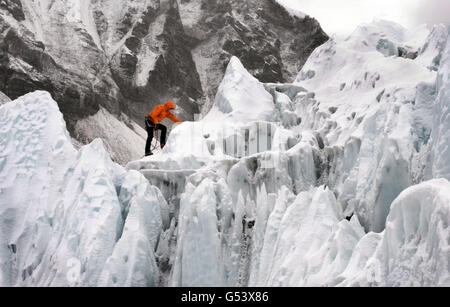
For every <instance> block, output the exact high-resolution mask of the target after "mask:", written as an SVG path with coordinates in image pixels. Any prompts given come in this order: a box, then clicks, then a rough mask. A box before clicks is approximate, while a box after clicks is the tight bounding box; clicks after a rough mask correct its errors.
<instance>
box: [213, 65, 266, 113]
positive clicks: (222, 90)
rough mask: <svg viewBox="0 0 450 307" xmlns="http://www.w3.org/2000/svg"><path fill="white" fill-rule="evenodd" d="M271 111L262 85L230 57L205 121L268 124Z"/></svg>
mask: <svg viewBox="0 0 450 307" xmlns="http://www.w3.org/2000/svg"><path fill="white" fill-rule="evenodd" d="M274 111H275V105H274V103H273V99H272V96H271V95H270V94H269V93H268V92H267V91H266V90H265V88H264V86H263V84H261V83H260V82H259V81H258V80H257V79H256V78H255V77H253V76H252V75H250V73H249V72H248V71H247V70H246V69H245V68H244V66H243V65H242V63H241V62H240V61H239V59H238V58H236V57H232V58H231V60H230V63H229V64H228V67H227V70H226V72H225V76H224V79H223V80H222V83H221V85H220V86H219V89H218V92H217V94H216V98H215V103H214V105H213V109H212V111H211V112H210V113H208V116H207V117H206V118H205V120H207V121H208V120H209V121H211V120H233V121H240V122H243V121H246V122H250V121H255V120H265V121H270V119H271V118H272V116H273V114H274ZM222 114H223V115H222ZM221 115H222V116H221ZM215 116H216V117H215Z"/></svg>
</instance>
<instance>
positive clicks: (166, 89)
mask: <svg viewBox="0 0 450 307" xmlns="http://www.w3.org/2000/svg"><path fill="white" fill-rule="evenodd" d="M327 39H328V37H327V35H326V34H325V33H324V32H323V31H322V30H321V28H320V25H319V24H318V22H317V21H315V20H314V19H312V18H310V17H305V18H304V19H301V18H298V17H294V16H292V15H290V14H289V13H288V12H287V11H286V10H285V9H284V8H282V7H281V6H280V5H278V4H277V3H276V2H275V1H274V0H265V1H256V0H248V1H231V0H224V1H215V0H214V1H209V0H208V1H206V0H190V1H189V0H180V1H176V0H132V1H126V2H125V1H119V0H90V1H81V2H80V1H64V2H62V1H50V0H46V1H41V0H27V1H21V0H14V1H0V41H1V43H0V45H1V46H0V91H3V92H4V93H5V94H6V95H8V96H9V97H11V98H12V99H15V98H17V97H19V96H21V95H24V94H26V93H28V92H30V91H33V90H37V89H41V90H47V91H49V92H50V93H51V94H52V96H53V98H54V99H55V100H56V101H58V103H59V105H60V109H61V110H62V112H63V114H64V117H65V120H66V122H67V123H68V129H69V131H70V132H71V134H72V136H74V137H76V138H77V139H82V140H83V141H84V140H85V139H86V135H85V134H86V133H84V131H78V130H77V129H76V126H77V125H76V123H77V122H78V121H79V120H80V119H83V118H86V117H88V116H93V115H95V114H96V113H98V112H99V111H100V106H102V107H104V108H106V110H108V111H109V112H110V113H112V114H114V115H116V116H117V117H120V115H121V114H125V115H127V116H128V117H130V118H131V119H132V120H134V121H136V122H137V123H139V124H141V121H142V117H143V115H144V114H146V113H148V112H149V111H150V110H151V108H152V107H154V106H155V105H157V104H159V103H161V102H162V101H164V100H166V99H168V98H171V99H174V100H175V101H177V104H178V106H179V107H180V108H179V109H178V111H177V112H178V114H177V115H179V116H181V118H182V119H192V118H193V115H194V114H196V113H199V112H203V113H206V112H207V111H209V108H210V107H211V104H212V103H210V102H212V101H213V98H214V95H215V93H216V90H217V88H218V85H219V83H220V81H221V79H222V77H223V75H224V72H225V68H226V65H227V64H228V62H229V59H230V58H231V56H232V55H235V56H237V57H238V58H239V59H240V60H241V61H242V63H243V64H244V66H245V67H246V68H247V69H248V70H249V71H250V73H252V74H253V75H254V76H255V77H257V78H258V79H259V80H260V81H263V82H282V81H291V80H293V78H294V76H295V74H296V73H297V72H298V70H299V69H300V68H301V67H302V65H303V64H304V62H305V61H306V59H307V57H308V56H309V55H310V53H311V52H312V51H313V50H314V48H315V47H317V46H319V45H320V44H322V43H324V42H325V41H326V40H327ZM87 141H90V140H87ZM105 142H106V143H108V140H105Z"/></svg>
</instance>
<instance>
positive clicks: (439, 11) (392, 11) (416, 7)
mask: <svg viewBox="0 0 450 307" xmlns="http://www.w3.org/2000/svg"><path fill="white" fill-rule="evenodd" d="M279 2H281V3H283V4H285V5H288V6H290V7H292V8H296V9H298V10H300V11H302V12H304V13H306V14H308V15H310V16H312V17H314V18H316V19H317V20H318V21H319V22H320V24H321V25H322V27H323V29H324V30H325V32H327V33H328V34H333V33H337V34H340V35H347V34H350V33H351V32H352V31H353V30H354V29H355V28H356V26H358V25H359V24H361V23H364V22H371V21H372V20H373V19H374V18H379V19H387V20H391V21H395V22H397V23H400V24H401V25H403V26H405V27H408V28H413V27H415V26H418V25H421V24H424V23H425V24H427V25H429V26H430V25H433V24H436V23H444V24H447V25H448V24H450V0H279Z"/></svg>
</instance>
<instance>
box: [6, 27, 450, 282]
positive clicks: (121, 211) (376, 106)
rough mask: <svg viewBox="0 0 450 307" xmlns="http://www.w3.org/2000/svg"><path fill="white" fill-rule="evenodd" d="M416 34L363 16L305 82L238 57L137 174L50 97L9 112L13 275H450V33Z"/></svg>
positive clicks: (259, 278)
mask: <svg viewBox="0 0 450 307" xmlns="http://www.w3.org/2000/svg"><path fill="white" fill-rule="evenodd" d="M416 34H418V35H415V36H414V35H411V32H409V31H407V30H406V29H403V28H401V27H399V26H397V25H395V24H392V23H388V22H383V21H377V22H375V23H373V24H369V25H363V26H361V27H359V28H358V29H357V30H356V31H355V33H353V34H352V36H350V38H348V39H347V40H344V41H339V40H336V39H332V40H330V41H329V42H328V43H326V44H324V45H323V46H321V47H319V48H318V49H317V50H316V51H315V52H314V53H313V54H312V55H311V57H310V59H309V60H308V62H307V63H306V64H305V66H304V68H303V69H302V71H301V72H300V73H299V76H298V78H297V80H296V82H295V83H293V84H263V83H260V82H259V81H258V80H257V79H255V78H254V77H252V76H251V75H250V74H249V73H248V72H247V71H246V70H245V68H244V67H243V65H242V64H241V63H240V62H239V60H238V59H237V58H232V59H231V61H230V64H229V66H228V68H227V72H226V74H225V77H224V80H223V82H222V84H221V85H220V87H219V89H218V93H217V96H216V101H215V104H214V106H213V108H212V110H211V112H210V113H209V114H207V115H206V116H205V117H204V118H203V119H201V120H199V121H197V122H186V123H183V124H181V125H179V126H177V127H175V128H174V129H173V130H172V132H171V135H170V138H169V142H168V143H167V145H166V147H165V148H164V150H163V151H162V154H157V155H155V156H152V157H150V158H145V159H142V160H139V161H134V162H131V163H129V164H128V165H127V167H126V169H124V168H122V167H120V166H118V165H117V164H115V163H113V162H112V161H111V159H110V158H109V157H108V155H107V154H106V152H105V150H104V148H103V146H102V142H101V141H100V140H96V141H94V142H93V143H92V144H90V145H87V146H85V147H83V148H82V149H80V150H79V151H77V150H75V149H74V148H73V146H72V144H71V143H70V137H69V136H68V133H67V131H66V129H65V125H64V121H63V118H62V115H61V114H60V113H59V111H58V109H57V105H56V103H55V102H54V101H52V99H51V97H50V96H49V95H48V94H47V93H44V92H35V93H32V94H29V95H27V96H24V97H22V98H19V99H18V100H16V101H13V102H8V103H6V104H5V105H3V106H0V123H1V126H0V146H1V147H0V148H1V151H0V227H1V232H0V285H75V286H77V285H78V286H79V285H113V286H114V285H115V286H130V285H133V286H166V285H169V286H248V285H250V286H409V285H414V286H430V285H439V286H448V285H450V268H449V259H450V247H449V242H450V229H449V217H450V192H449V191H450V183H449V181H448V180H449V179H450V178H449V176H448V172H446V169H447V168H446V167H447V166H448V163H447V162H449V160H450V157H449V155H448V151H447V147H448V146H447V145H446V144H449V142H448V141H449V134H448V129H447V128H446V127H447V126H448V125H447V123H448V120H446V119H447V117H448V112H447V111H448V105H449V101H450V99H449V98H450V97H449V91H448V89H449V88H450V84H449V78H448V72H449V71H450V70H449V64H450V63H449V57H450V49H449V48H450V44H449V43H448V30H447V29H446V28H445V27H443V26H442V27H441V26H437V27H435V28H434V29H433V30H432V31H428V30H426V29H424V28H421V29H419V30H417V31H416ZM446 116H447V117H446ZM446 125H447V126H446Z"/></svg>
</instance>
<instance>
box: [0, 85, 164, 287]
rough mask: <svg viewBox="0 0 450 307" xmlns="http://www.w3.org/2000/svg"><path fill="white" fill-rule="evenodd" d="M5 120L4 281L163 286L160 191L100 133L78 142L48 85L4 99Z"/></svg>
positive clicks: (0, 247) (0, 178) (0, 207)
mask: <svg viewBox="0 0 450 307" xmlns="http://www.w3.org/2000/svg"><path fill="white" fill-rule="evenodd" d="M25 115H26V116H25ZM0 122H1V125H0V127H1V129H0V142H1V143H0V146H1V156H0V161H1V162H0V182H1V188H0V227H1V235H0V285H2V286H69V285H71V286H81V285H83V286H97V285H120V286H131V285H134V286H151V285H158V284H159V273H158V270H157V268H156V261H155V251H156V244H157V241H158V238H159V234H160V233H161V231H162V229H163V223H164V222H165V223H166V224H167V221H166V220H167V216H166V215H167V210H166V206H167V205H166V203H165V201H164V199H163V197H162V196H161V194H160V191H159V190H158V189H156V188H154V187H151V186H150V185H149V184H148V182H147V181H146V180H145V178H144V177H143V176H142V175H141V174H139V173H138V172H127V171H126V170H125V169H123V168H122V167H121V166H119V165H117V164H115V163H113V162H112V161H111V159H110V158H109V155H108V154H107V153H106V151H105V149H104V147H103V144H102V142H101V141H100V140H99V139H97V140H95V141H94V142H92V143H91V144H90V145H87V146H85V147H83V148H82V149H81V150H79V151H77V150H75V149H74V148H73V146H72V144H71V141H70V137H69V134H68V132H67V130H66V127H65V122H64V120H63V117H62V114H61V113H60V112H59V110H58V107H57V104H56V103H55V102H54V101H53V100H52V98H51V97H50V95H49V94H48V93H46V92H35V93H31V94H28V95H26V96H24V97H21V98H19V99H17V100H15V101H13V102H9V103H7V104H5V105H3V106H1V107H0ZM166 226H167V225H166ZM136 272H138V273H136Z"/></svg>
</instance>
